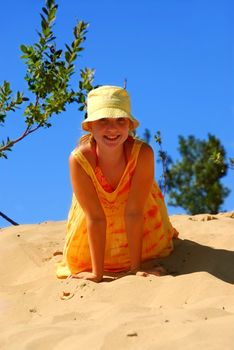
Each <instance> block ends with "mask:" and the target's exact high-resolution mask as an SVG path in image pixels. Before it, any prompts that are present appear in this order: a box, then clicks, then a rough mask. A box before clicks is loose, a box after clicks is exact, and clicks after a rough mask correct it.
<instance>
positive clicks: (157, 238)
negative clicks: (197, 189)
mask: <svg viewBox="0 0 234 350" xmlns="http://www.w3.org/2000/svg"><path fill="white" fill-rule="evenodd" d="M142 144H143V142H142V141H140V140H138V139H135V140H134V144H133V148H132V151H131V155H130V158H129V161H128V163H127V165H126V168H125V171H124V173H123V175H122V178H121V180H120V182H119V184H118V186H117V188H116V189H115V190H114V191H112V192H107V191H106V189H105V186H104V185H103V184H101V183H100V179H99V180H98V178H97V175H96V173H95V171H94V170H93V168H92V167H91V165H90V163H89V162H88V160H87V159H86V158H85V156H84V155H83V154H82V153H81V152H80V151H79V150H74V151H73V152H72V153H73V155H74V156H75V158H76V159H77V161H78V162H79V163H80V164H81V166H82V167H83V168H84V170H85V171H86V173H87V174H88V176H90V178H91V179H92V181H93V184H94V186H95V189H96V191H97V194H98V197H99V200H100V202H101V204H102V206H103V209H104V212H105V215H106V220H107V230H106V246H105V259H104V270H105V271H109V272H120V271H124V270H128V269H129V267H130V258H129V250H128V241H127V235H126V230H125V221H124V208H125V205H126V202H127V198H128V193H129V189H130V184H131V179H132V177H133V174H134V170H135V167H136V164H137V158H138V154H139V151H140V148H141V145H142ZM90 200H92V199H90ZM176 235H177V232H176V230H175V229H174V228H173V227H172V225H171V223H170V221H169V217H168V214H167V209H166V207H165V203H164V198H163V195H162V193H161V191H160V189H159V187H158V185H157V183H156V181H154V183H153V185H152V189H151V191H150V194H149V197H148V199H147V202H146V206H145V211H144V232H143V244H142V261H146V260H148V259H152V258H156V257H164V256H167V255H169V254H170V253H171V251H172V250H173V240H172V238H173V236H176ZM90 270H92V265H91V257H90V251H89V242H88V234H87V227H86V220H85V214H84V212H83V210H82V208H81V207H80V205H79V203H78V201H77V200H76V197H75V194H74V193H73V197H72V203H71V208H70V210H69V213H68V220H67V232H66V242H65V247H64V252H63V260H62V262H60V263H58V264H57V269H56V274H57V277H58V278H65V277H67V276H69V275H71V274H76V273H78V272H81V271H90Z"/></svg>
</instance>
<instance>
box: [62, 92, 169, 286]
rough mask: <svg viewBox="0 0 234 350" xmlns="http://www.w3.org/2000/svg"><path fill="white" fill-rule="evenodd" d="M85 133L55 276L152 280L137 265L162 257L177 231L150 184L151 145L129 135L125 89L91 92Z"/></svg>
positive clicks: (75, 158) (72, 161)
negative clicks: (112, 274) (128, 275)
mask: <svg viewBox="0 0 234 350" xmlns="http://www.w3.org/2000/svg"><path fill="white" fill-rule="evenodd" d="M87 116H88V117H87V119H85V120H84V121H83V122H82V127H83V129H84V130H86V131H88V132H89V133H88V134H87V135H85V136H83V137H82V138H81V140H80V144H79V146H78V147H77V148H75V149H74V150H73V151H72V152H71V155H70V158H69V165H70V176H71V184H72V188H73V198H72V204H71V208H70V211H69V214H68V221H67V236H66V243H65V247H64V257H63V261H62V262H61V263H59V264H58V266H57V277H59V278H63V277H66V276H73V277H76V278H83V279H88V280H92V281H95V282H99V281H101V280H102V278H103V274H104V271H109V272H120V271H129V272H130V273H134V274H135V273H138V274H141V275H143V276H148V275H151V274H154V275H159V272H160V271H159V269H155V270H153V271H142V270H141V262H143V261H146V260H149V259H152V258H155V257H162V256H167V255H168V254H170V252H171V251H172V250H173V242H172V238H173V236H175V235H176V231H175V230H174V228H173V227H172V225H171V224H170V221H169V218H168V214H167V210H166V207H165V204H164V199H163V196H162V193H161V191H160V189H159V187H158V185H157V183H156V182H155V180H154V154H153V150H152V148H151V147H150V146H149V145H147V144H146V143H144V142H143V141H140V140H138V139H136V138H134V137H133V136H131V133H132V131H133V130H134V129H135V128H136V127H137V126H138V125H139V123H138V121H137V120H136V119H135V118H134V117H133V116H132V115H131V110H130V98H129V95H128V93H127V91H126V90H125V89H123V88H120V87H117V86H102V87H99V88H96V89H93V90H92V91H91V92H90V93H89V94H88V99H87Z"/></svg>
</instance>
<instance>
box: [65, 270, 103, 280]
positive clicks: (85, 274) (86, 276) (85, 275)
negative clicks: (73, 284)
mask: <svg viewBox="0 0 234 350" xmlns="http://www.w3.org/2000/svg"><path fill="white" fill-rule="evenodd" d="M72 277H74V278H79V279H84V280H89V281H93V282H101V280H102V277H103V276H101V277H100V276H97V275H95V274H94V273H93V272H87V271H84V272H79V273H77V274H76V275H72Z"/></svg>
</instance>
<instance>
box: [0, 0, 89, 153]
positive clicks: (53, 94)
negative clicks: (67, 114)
mask: <svg viewBox="0 0 234 350" xmlns="http://www.w3.org/2000/svg"><path fill="white" fill-rule="evenodd" d="M57 9H58V5H56V4H55V0H46V5H45V7H43V8H42V13H41V14H40V16H41V29H40V32H38V35H39V40H38V42H36V43H34V44H33V45H31V46H30V45H21V46H20V49H21V51H22V53H23V55H22V56H21V58H22V59H23V60H25V64H26V66H27V71H26V75H25V80H26V82H27V86H28V91H30V92H31V94H32V96H33V97H32V98H31V100H30V99H29V98H28V97H25V96H24V93H23V92H20V91H17V93H16V96H13V93H12V90H11V87H10V83H9V82H7V81H4V82H3V84H2V86H0V126H3V125H4V123H5V120H6V116H7V114H8V113H9V112H15V111H16V110H17V109H19V108H20V107H21V105H22V104H24V103H28V104H27V105H26V107H25V109H24V113H23V115H24V116H25V124H26V128H25V130H24V131H23V132H22V133H21V134H20V135H19V137H17V138H16V139H14V140H11V139H10V138H9V137H7V139H6V140H3V141H2V142H1V144H0V157H4V158H7V155H6V151H12V147H13V146H14V145H15V144H16V143H17V142H19V141H21V140H22V139H24V138H25V137H26V136H28V135H29V134H31V133H32V132H35V131H36V130H38V129H39V128H41V127H43V128H49V127H50V126H51V123H50V122H49V118H50V117H51V116H52V115H53V114H59V113H61V112H62V111H65V110H66V105H67V104H70V103H73V102H76V103H78V104H79V105H80V107H79V110H84V109H85V100H86V95H87V93H88V92H89V91H90V90H92V89H93V86H92V82H93V78H94V70H92V69H89V68H85V69H83V70H82V69H81V70H80V75H81V80H80V81H79V84H78V89H77V91H74V90H73V89H72V88H71V87H70V84H69V82H70V79H71V76H72V75H73V74H74V71H75V65H74V62H75V60H76V59H77V57H78V56H79V54H80V52H81V51H83V50H84V48H83V47H82V44H83V43H84V41H85V40H86V36H85V35H86V33H87V28H88V24H87V23H85V22H83V21H79V22H78V23H77V25H76V26H75V27H74V29H73V41H72V42H71V44H70V45H68V44H65V47H66V50H65V51H64V50H62V49H58V48H57V47H56V43H55V39H56V37H55V36H54V33H53V25H54V21H55V18H56V12H57Z"/></svg>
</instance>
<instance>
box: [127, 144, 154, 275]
mask: <svg viewBox="0 0 234 350" xmlns="http://www.w3.org/2000/svg"><path fill="white" fill-rule="evenodd" d="M153 180H154V153H153V150H152V148H151V147H150V146H148V145H146V144H143V145H142V146H141V150H140V153H139V156H138V161H137V165H136V170H135V173H134V175H133V178H132V184H131V188H130V192H129V197H128V201H127V204H126V208H125V225H126V231H127V237H128V245H129V253H130V261H131V266H130V269H131V270H132V271H133V270H137V269H138V268H139V267H140V264H141V253H142V237H143V223H144V207H145V204H146V200H147V198H148V195H149V193H150V190H151V187H152V184H153Z"/></svg>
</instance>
